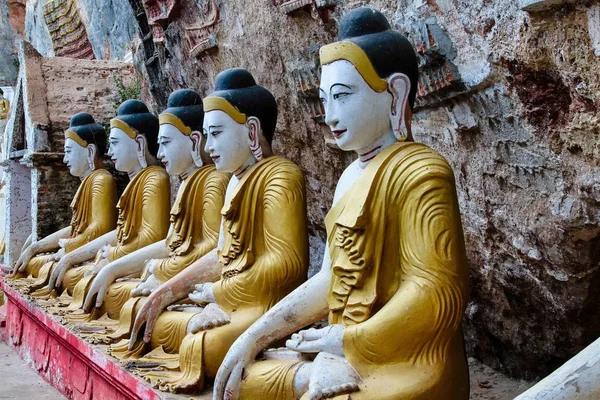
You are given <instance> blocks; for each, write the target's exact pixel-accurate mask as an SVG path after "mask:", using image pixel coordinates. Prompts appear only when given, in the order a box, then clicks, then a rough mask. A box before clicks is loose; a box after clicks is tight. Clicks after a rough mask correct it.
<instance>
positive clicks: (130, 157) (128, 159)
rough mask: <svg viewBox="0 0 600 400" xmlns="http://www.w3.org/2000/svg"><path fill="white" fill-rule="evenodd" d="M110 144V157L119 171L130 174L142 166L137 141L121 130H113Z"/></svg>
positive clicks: (109, 140)
mask: <svg viewBox="0 0 600 400" xmlns="http://www.w3.org/2000/svg"><path fill="white" fill-rule="evenodd" d="M108 143H109V148H108V156H109V157H110V159H111V160H112V161H113V162H114V163H115V168H116V170H117V171H121V172H127V173H129V172H132V171H134V170H135V169H136V168H138V167H139V166H140V162H139V160H138V157H137V149H138V145H137V143H136V141H135V140H134V139H132V138H130V137H129V136H127V134H126V133H125V132H123V131H122V130H121V129H119V128H111V130H110V135H109V137H108Z"/></svg>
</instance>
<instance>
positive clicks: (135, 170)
mask: <svg viewBox="0 0 600 400" xmlns="http://www.w3.org/2000/svg"><path fill="white" fill-rule="evenodd" d="M142 169H143V168H142V166H141V165H140V164H138V165H137V166H136V167H135V168H134V169H133V170H132V171H129V172H128V173H127V175H129V180H132V179H133V177H134V176H136V175H137V174H138V172H140V171H141V170H142Z"/></svg>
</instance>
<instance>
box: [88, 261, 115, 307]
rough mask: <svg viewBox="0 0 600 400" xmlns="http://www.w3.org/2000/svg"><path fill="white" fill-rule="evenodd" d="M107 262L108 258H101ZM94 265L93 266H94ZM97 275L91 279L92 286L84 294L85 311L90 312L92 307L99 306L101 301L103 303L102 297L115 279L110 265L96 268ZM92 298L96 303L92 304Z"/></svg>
mask: <svg viewBox="0 0 600 400" xmlns="http://www.w3.org/2000/svg"><path fill="white" fill-rule="evenodd" d="M103 261H106V263H108V260H102V261H100V263H102V262H103ZM95 267H96V266H94V268H95ZM97 274H98V275H97V276H96V277H95V278H94V280H93V281H92V286H90V289H89V290H88V292H87V295H86V296H85V302H84V303H83V309H84V310H85V312H90V311H91V309H92V308H93V307H101V306H102V303H104V298H105V296H106V294H107V293H108V289H109V287H110V285H111V284H112V283H113V282H114V281H115V280H116V279H117V277H116V274H115V273H114V271H112V269H111V268H110V266H109V267H108V268H102V269H100V270H98V272H97ZM94 299H95V300H96V304H95V305H94V304H93V303H94Z"/></svg>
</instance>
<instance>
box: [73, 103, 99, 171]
mask: <svg viewBox="0 0 600 400" xmlns="http://www.w3.org/2000/svg"><path fill="white" fill-rule="evenodd" d="M105 152H106V131H105V130H104V128H103V127H102V125H100V124H98V123H96V121H94V117H92V116H91V115H90V114H88V113H84V112H82V113H78V114H75V115H73V117H72V118H71V124H70V126H69V129H67V130H66V131H65V157H64V160H63V161H64V163H65V164H67V167H68V168H69V172H70V173H71V175H73V176H77V177H83V176H85V175H87V174H88V173H89V172H90V171H93V170H94V169H96V168H99V167H101V166H102V156H103V155H104V153H105Z"/></svg>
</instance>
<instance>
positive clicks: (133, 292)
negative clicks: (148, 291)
mask: <svg viewBox="0 0 600 400" xmlns="http://www.w3.org/2000/svg"><path fill="white" fill-rule="evenodd" d="M141 294H142V290H141V289H139V288H133V289H131V297H140V295H141Z"/></svg>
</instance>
